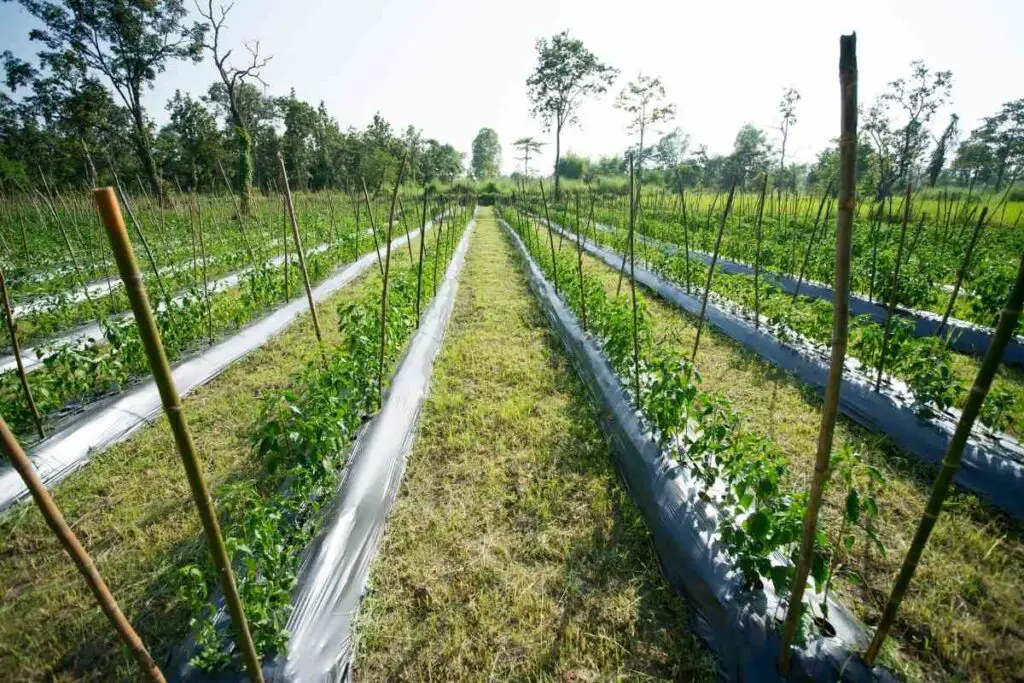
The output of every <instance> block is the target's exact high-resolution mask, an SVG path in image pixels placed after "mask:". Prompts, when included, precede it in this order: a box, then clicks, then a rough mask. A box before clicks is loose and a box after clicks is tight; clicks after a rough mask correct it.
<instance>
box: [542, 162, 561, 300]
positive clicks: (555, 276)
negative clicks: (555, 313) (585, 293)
mask: <svg viewBox="0 0 1024 683" xmlns="http://www.w3.org/2000/svg"><path fill="white" fill-rule="evenodd" d="M557 179H558V176H557V175H556V176H555V180H557ZM540 196H541V199H543V200H544V219H545V220H546V221H547V227H548V241H549V242H551V273H552V275H553V277H552V280H553V281H554V283H555V294H558V260H557V259H556V258H555V238H554V235H552V233H551V214H550V213H548V198H547V195H545V194H544V181H543V180H540Z"/></svg>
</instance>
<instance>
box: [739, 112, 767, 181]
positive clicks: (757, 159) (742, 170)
mask: <svg viewBox="0 0 1024 683" xmlns="http://www.w3.org/2000/svg"><path fill="white" fill-rule="evenodd" d="M770 155H771V147H770V146H769V144H768V138H767V136H766V135H765V134H764V131H763V130H761V129H760V128H758V127H757V126H755V125H753V124H750V123H747V124H744V125H743V127H741V128H740V131H739V132H738V133H737V134H736V140H735V142H734V143H733V152H732V156H731V157H730V159H729V166H730V167H731V168H730V170H731V171H732V173H733V174H734V175H735V176H736V183H737V185H740V186H744V185H745V183H746V182H747V181H748V180H749V179H751V178H753V177H754V175H755V174H756V173H759V172H761V171H764V170H766V169H767V168H768V160H769V157H770Z"/></svg>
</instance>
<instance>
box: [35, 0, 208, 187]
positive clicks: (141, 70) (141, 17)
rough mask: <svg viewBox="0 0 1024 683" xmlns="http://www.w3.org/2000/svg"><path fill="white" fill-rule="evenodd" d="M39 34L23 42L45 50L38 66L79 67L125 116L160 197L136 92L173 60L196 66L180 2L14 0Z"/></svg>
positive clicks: (194, 28) (195, 39) (197, 49)
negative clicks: (102, 85) (104, 84)
mask: <svg viewBox="0 0 1024 683" xmlns="http://www.w3.org/2000/svg"><path fill="white" fill-rule="evenodd" d="M18 2H19V3H20V4H21V5H22V6H23V7H24V8H25V9H27V10H28V11H29V13H31V14H32V15H33V16H35V17H36V18H37V19H39V20H40V21H41V22H42V23H43V28H41V29H33V30H32V31H31V32H30V33H29V38H31V39H32V40H38V41H40V42H41V43H43V45H45V49H44V50H42V51H40V52H39V59H40V62H41V63H42V64H43V65H45V66H47V67H49V68H52V69H55V70H56V69H59V68H61V66H60V65H61V64H62V63H63V64H67V63H68V62H70V63H72V64H82V65H84V66H85V67H86V68H88V69H90V70H92V71H95V72H97V73H100V74H102V75H103V76H104V77H106V79H107V80H108V81H109V82H110V85H111V86H112V87H113V89H114V92H115V93H117V96H118V97H119V98H120V99H121V101H122V102H123V103H124V105H125V107H126V108H127V109H128V112H129V114H130V115H131V120H132V128H133V133H134V143H135V151H136V154H137V155H138V157H139V160H140V162H141V164H142V169H143V172H144V173H145V175H146V178H147V180H148V182H149V185H150V189H151V190H152V191H153V193H154V194H156V195H157V196H161V195H162V192H161V189H162V188H161V186H160V180H159V177H158V176H157V169H156V163H155V161H154V160H153V153H152V145H151V143H152V141H151V135H150V124H149V120H148V117H147V116H146V111H145V108H144V107H143V105H142V91H143V89H144V88H146V87H149V86H151V85H152V82H153V81H154V80H155V79H156V76H157V74H159V73H160V72H162V71H163V70H164V69H166V68H167V64H168V63H169V62H171V61H173V60H176V59H184V58H188V59H192V60H193V61H198V60H199V58H200V56H201V46H202V36H203V28H202V26H200V25H199V24H193V25H191V26H187V25H185V24H184V23H183V22H184V19H185V15H186V11H185V8H184V6H183V3H182V0H149V1H147V2H129V1H128V0H92V1H91V2H82V1H81V0H18Z"/></svg>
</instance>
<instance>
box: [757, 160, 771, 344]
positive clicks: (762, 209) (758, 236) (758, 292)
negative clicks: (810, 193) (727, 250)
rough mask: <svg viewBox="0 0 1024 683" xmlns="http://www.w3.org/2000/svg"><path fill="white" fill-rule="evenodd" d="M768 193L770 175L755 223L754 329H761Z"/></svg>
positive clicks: (765, 177) (765, 179)
mask: <svg viewBox="0 0 1024 683" xmlns="http://www.w3.org/2000/svg"><path fill="white" fill-rule="evenodd" d="M766 192H768V173H767V172H765V174H764V183H763V184H762V185H761V201H760V202H758V204H757V221H756V223H755V230H756V233H757V234H756V236H755V242H756V246H755V248H754V329H755V330H759V329H761V288H760V286H759V279H760V276H761V220H762V218H764V198H765V193H766Z"/></svg>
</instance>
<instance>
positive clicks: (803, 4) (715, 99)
mask: <svg viewBox="0 0 1024 683" xmlns="http://www.w3.org/2000/svg"><path fill="white" fill-rule="evenodd" d="M32 25H33V20H32V18H31V17H30V16H29V15H28V14H27V13H25V12H24V11H23V10H22V9H21V8H20V7H19V6H17V5H14V4H11V3H2V4H0V49H5V48H6V49H11V50H13V51H14V52H15V53H16V54H18V55H19V56H21V57H23V58H24V57H27V56H29V55H30V54H34V52H35V51H36V46H34V45H32V44H30V43H29V42H28V40H27V37H26V36H27V32H28V29H29V28H30V27H31V26H32ZM566 28H568V29H569V30H570V32H571V33H572V34H573V36H574V37H577V38H581V39H582V40H583V42H584V44H585V45H587V47H589V48H590V49H591V50H592V51H593V52H594V53H596V54H597V55H598V57H600V58H601V59H603V60H604V61H606V62H607V63H610V64H611V65H613V66H615V67H617V68H618V69H619V70H620V71H621V75H620V78H619V81H618V82H617V83H616V84H615V85H614V86H613V87H612V89H611V90H610V91H609V92H608V93H607V94H606V95H605V96H604V97H602V98H601V99H599V100H596V101H593V102H590V103H588V104H587V105H586V106H585V107H584V108H583V109H582V110H581V113H580V119H581V123H582V127H581V128H577V129H571V130H568V131H567V132H566V133H565V134H564V135H563V143H562V149H563V150H571V151H573V152H575V153H578V154H583V155H587V156H596V155H599V154H612V153H618V152H621V151H622V150H623V149H625V147H626V146H627V142H628V140H627V136H626V134H625V132H624V124H625V120H624V115H623V114H622V112H619V111H617V110H615V109H613V108H612V101H613V99H614V96H615V94H616V93H617V92H618V91H619V89H621V87H622V85H623V84H624V83H625V82H626V80H627V79H628V78H632V77H633V76H635V75H636V74H637V72H638V71H643V72H644V73H645V74H648V75H651V76H660V77H661V78H662V80H663V82H664V84H665V87H666V90H667V92H668V97H669V99H670V100H671V101H673V102H675V103H676V106H677V109H678V116H677V118H676V121H675V122H674V123H672V124H668V125H666V126H664V130H668V129H670V128H671V127H672V126H673V125H679V126H680V127H682V128H683V130H684V131H686V132H687V133H689V134H690V136H691V139H692V144H693V145H694V146H695V145H698V144H705V145H707V147H708V149H709V150H710V151H711V152H716V153H726V152H728V151H730V150H731V147H732V141H733V138H734V137H735V134H736V131H737V130H738V129H739V127H740V126H741V125H742V124H743V123H746V122H751V123H754V124H756V125H759V126H762V127H764V128H766V129H770V128H772V127H773V126H775V125H777V119H778V113H777V106H778V100H779V97H780V95H781V92H782V89H783V88H784V87H786V86H793V87H796V88H797V89H799V90H800V92H801V93H802V95H803V99H802V101H801V102H800V105H799V109H798V110H797V115H798V119H799V120H798V123H797V125H796V127H795V128H794V130H793V132H792V134H791V138H790V143H789V147H788V150H787V156H790V155H791V154H792V157H791V158H796V159H797V160H798V161H812V160H813V159H814V156H815V153H816V152H817V151H818V150H819V149H821V148H822V147H823V146H825V145H826V144H828V142H829V140H830V139H831V138H833V137H835V136H836V135H837V133H838V126H839V100H838V94H839V86H838V76H837V69H838V51H839V35H840V34H841V33H846V32H849V31H851V30H856V31H857V34H858V35H857V39H858V45H857V48H858V59H859V67H860V101H861V103H862V104H864V105H868V104H870V103H871V102H872V101H873V100H874V98H875V96H876V95H877V94H878V93H879V92H881V90H883V89H884V87H885V85H886V83H887V82H888V81H890V80H892V79H894V78H897V77H899V76H902V75H904V74H906V73H907V71H908V64H909V63H910V61H911V60H912V59H917V58H921V59H924V60H925V62H926V63H927V64H928V65H929V66H930V67H931V68H932V69H951V70H952V71H953V102H952V106H951V107H950V108H949V109H948V110H947V111H944V112H941V113H940V114H939V116H938V117H937V118H936V121H935V124H934V125H935V127H942V126H944V125H945V124H946V121H947V120H948V113H949V112H950V111H953V112H956V113H958V114H960V116H961V121H962V128H963V129H964V130H965V132H966V131H969V130H970V129H971V128H973V127H975V125H976V123H977V120H978V119H979V118H980V117H981V116H984V115H986V114H991V113H993V112H994V111H995V110H996V109H997V108H998V107H999V106H1000V105H1001V104H1002V103H1003V102H1005V101H1008V100H1011V99H1015V98H1018V97H1024V87H1022V85H1024V84H1022V82H1021V74H1024V39H1022V37H1021V29H1022V28H1024V0H971V1H970V2H967V1H966V0H959V1H957V0H891V1H890V2H884V1H883V0H861V1H860V2H847V3H842V5H840V3H836V2H831V1H830V0H816V1H814V0H795V1H792V2H788V3H782V2H775V3H772V2H763V1H761V2H758V1H756V0H755V1H750V2H739V1H735V2H726V1H718V2H715V1H714V0H710V1H706V2H701V3H688V2H679V1H675V2H660V3H658V2H650V1H649V0H632V1H631V2H628V3H622V2H606V1H603V0H602V1H596V0H590V1H589V2H584V1H583V0H519V1H518V2H488V1H484V0H432V1H429V2H427V1H423V0H420V1H418V2H417V1H416V0H384V1H381V2H377V3H367V2H352V1H351V0H333V1H332V0H293V1H292V2H267V1H260V2H257V1H254V0H238V2H237V4H236V6H235V8H234V10H233V12H232V14H231V16H230V19H229V27H228V36H227V38H228V41H229V44H230V45H234V46H236V48H237V51H239V52H241V44H242V41H243V40H251V39H259V40H260V41H261V44H262V49H263V50H264V51H265V52H266V53H269V54H273V55H274V59H273V61H272V62H271V64H270V66H269V67H268V68H267V69H266V70H265V73H264V76H265V78H266V80H267V82H268V83H269V84H270V87H271V93H273V94H281V95H283V94H286V93H287V92H288V89H289V88H291V87H294V88H295V91H296V94H297V95H298V96H299V97H300V98H302V99H305V100H307V101H309V102H311V103H313V104H314V105H316V104H317V103H318V102H319V101H320V100H321V99H322V100H325V101H326V103H327V107H328V109H329V111H330V112H331V114H332V115H333V116H334V117H335V118H336V119H337V120H338V121H339V123H341V125H342V126H343V127H346V126H348V125H355V126H357V127H363V126H365V125H366V124H367V123H368V122H369V120H370V119H371V117H372V116H373V114H374V112H376V111H378V110H379V111H380V112H381V114H382V115H383V116H384V117H385V118H386V119H387V120H388V121H390V122H391V123H392V124H393V125H395V126H396V127H397V128H398V129H399V130H401V129H403V128H404V127H405V126H406V125H407V124H410V123H411V124H413V125H415V126H417V127H418V128H421V129H422V130H423V133H424V134H425V135H426V136H427V137H433V138H437V139H439V140H441V141H442V142H449V143H451V144H453V145H455V146H456V147H457V148H458V149H459V150H460V151H464V152H467V163H468V152H469V150H470V144H471V142H472V139H473V137H474V136H475V134H476V132H477V130H479V128H481V127H483V126H488V127H491V128H494V129H495V130H496V131H497V132H498V137H499V140H500V141H501V142H502V146H503V159H502V168H503V170H504V171H505V172H509V171H512V170H514V169H515V168H516V165H517V162H516V161H515V160H514V157H515V156H516V153H515V151H514V150H513V149H512V147H511V142H512V141H513V140H514V139H516V138H518V137H522V136H524V135H535V136H538V137H542V138H543V139H545V140H548V141H551V140H553V137H552V136H549V135H544V134H543V132H542V127H541V125H540V123H539V122H537V121H535V120H534V119H532V118H531V117H530V115H529V102H528V100H527V97H526V86H525V80H526V78H527V76H528V75H529V74H530V72H531V70H532V69H533V66H534V63H535V49H534V41H535V40H536V39H537V38H539V37H542V36H550V35H552V34H554V33H557V32H558V31H561V30H563V29H566ZM214 76H215V71H214V69H213V66H212V64H211V63H210V62H209V61H207V62H204V63H202V64H199V65H191V64H181V63H179V64H175V65H174V66H172V67H171V69H169V70H168V71H167V72H165V73H163V74H161V75H160V76H159V78H158V80H157V82H156V87H155V89H154V90H152V91H150V92H149V93H147V94H146V96H145V102H146V104H147V106H148V108H149V112H150V115H151V116H153V117H154V118H155V119H156V120H157V121H158V122H160V123H163V122H165V121H166V118H167V116H166V113H165V112H164V110H163V105H164V103H165V102H166V100H167V99H168V98H169V97H170V96H171V94H173V92H174V90H175V89H176V88H180V89H182V90H185V91H191V92H193V93H196V94H200V93H202V92H205V90H206V88H207V86H208V85H209V83H210V82H212V81H213V79H214ZM772 134H773V135H774V133H772ZM546 155H547V158H542V159H541V160H540V163H542V164H545V165H546V164H550V163H551V162H550V159H553V145H549V146H548V147H547V148H546ZM531 168H533V160H532V159H531Z"/></svg>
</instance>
